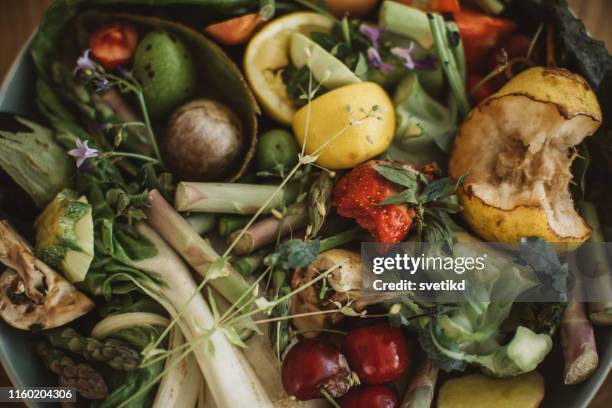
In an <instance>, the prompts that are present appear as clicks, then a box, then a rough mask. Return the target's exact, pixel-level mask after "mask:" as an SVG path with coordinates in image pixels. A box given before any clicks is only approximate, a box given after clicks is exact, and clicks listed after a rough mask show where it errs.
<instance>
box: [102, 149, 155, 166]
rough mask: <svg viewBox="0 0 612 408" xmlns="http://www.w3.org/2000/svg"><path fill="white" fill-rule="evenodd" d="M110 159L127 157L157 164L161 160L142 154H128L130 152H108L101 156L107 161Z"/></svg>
mask: <svg viewBox="0 0 612 408" xmlns="http://www.w3.org/2000/svg"><path fill="white" fill-rule="evenodd" d="M110 157H125V158H128V159H138V160H142V161H147V162H151V163H156V164H159V163H160V162H159V160H157V159H155V158H153V157H149V156H145V155H142V154H138V153H128V152H106V153H102V154H101V155H100V158H101V159H106V158H110Z"/></svg>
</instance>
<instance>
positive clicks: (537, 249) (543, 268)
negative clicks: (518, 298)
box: [519, 237, 569, 300]
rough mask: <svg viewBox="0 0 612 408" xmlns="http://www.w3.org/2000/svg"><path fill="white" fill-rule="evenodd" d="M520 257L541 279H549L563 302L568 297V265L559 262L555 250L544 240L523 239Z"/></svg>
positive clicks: (520, 243)
mask: <svg viewBox="0 0 612 408" xmlns="http://www.w3.org/2000/svg"><path fill="white" fill-rule="evenodd" d="M519 256H520V258H521V259H522V260H523V261H524V262H525V263H526V264H527V265H529V266H530V267H531V268H532V269H533V270H534V272H535V273H536V274H538V276H539V277H540V278H541V279H548V280H550V283H551V285H552V287H553V289H555V290H556V291H557V292H559V293H560V294H561V297H562V300H563V299H565V298H566V296H567V277H568V274H569V269H568V265H567V263H564V264H562V263H561V261H559V257H558V256H557V252H556V251H555V248H554V247H553V246H552V245H551V244H550V243H548V242H546V241H545V240H543V239H542V238H538V237H528V238H521V240H520V242H519Z"/></svg>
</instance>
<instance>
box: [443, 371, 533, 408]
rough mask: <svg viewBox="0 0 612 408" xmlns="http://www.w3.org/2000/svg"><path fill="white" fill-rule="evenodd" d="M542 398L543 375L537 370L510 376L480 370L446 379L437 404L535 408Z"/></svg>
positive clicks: (459, 407)
mask: <svg viewBox="0 0 612 408" xmlns="http://www.w3.org/2000/svg"><path fill="white" fill-rule="evenodd" d="M543 398H544V378H543V377H542V376H541V375H540V373H538V372H537V371H532V372H530V373H527V374H523V375H520V376H518V377H513V378H503V379H502V378H492V377H487V376H485V375H482V374H474V375H467V376H465V377H459V378H455V379H452V380H448V381H446V382H445V383H444V384H443V385H442V388H441V389H440V393H439V395H438V408H536V407H539V406H540V402H542V399H543Z"/></svg>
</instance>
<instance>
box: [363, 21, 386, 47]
mask: <svg viewBox="0 0 612 408" xmlns="http://www.w3.org/2000/svg"><path fill="white" fill-rule="evenodd" d="M359 31H361V34H363V35H365V36H366V38H367V39H368V40H370V42H371V43H372V46H373V47H374V48H376V49H378V45H379V44H378V43H379V40H380V37H381V36H382V34H383V32H384V31H385V30H384V29H382V28H378V27H375V26H371V25H367V24H362V25H361V26H360V27H359Z"/></svg>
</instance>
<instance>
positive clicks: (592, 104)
mask: <svg viewBox="0 0 612 408" xmlns="http://www.w3.org/2000/svg"><path fill="white" fill-rule="evenodd" d="M506 95H524V96H527V97H529V98H531V99H533V100H535V101H539V102H547V103H553V104H555V105H557V107H558V109H559V113H561V114H562V115H563V116H564V117H565V118H566V119H569V118H571V117H574V116H576V115H586V116H590V117H591V118H593V119H595V120H596V121H599V122H601V117H602V115H601V107H600V106H599V102H598V101H597V96H596V95H595V93H594V92H593V90H592V89H591V87H590V86H589V84H588V83H587V82H586V80H585V79H584V78H582V77H581V76H579V75H577V74H574V73H572V72H569V71H567V70H565V69H559V68H546V67H533V68H530V69H528V70H525V71H523V72H521V73H520V74H518V75H517V76H515V77H514V78H512V80H511V81H510V82H508V83H507V84H506V85H504V86H503V87H502V88H501V89H500V90H499V91H497V92H496V93H495V94H493V95H491V96H490V97H489V98H488V100H491V99H498V98H502V97H504V96H506ZM482 103H483V104H486V103H487V102H486V101H483V102H482Z"/></svg>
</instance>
